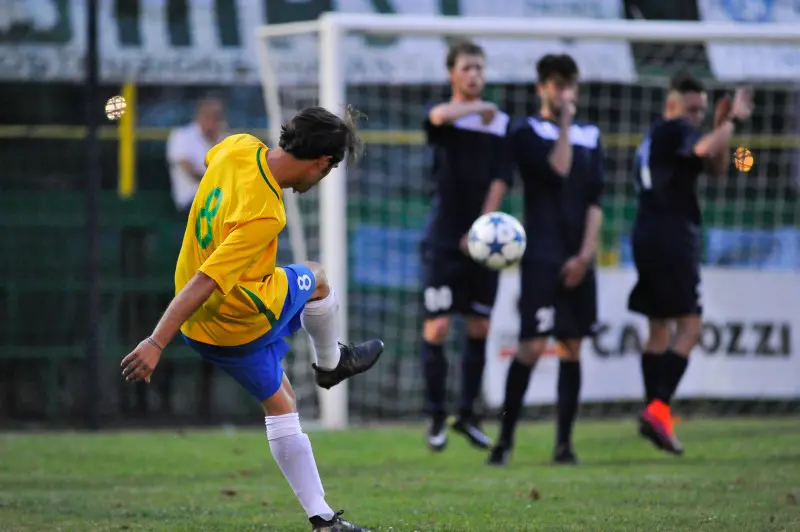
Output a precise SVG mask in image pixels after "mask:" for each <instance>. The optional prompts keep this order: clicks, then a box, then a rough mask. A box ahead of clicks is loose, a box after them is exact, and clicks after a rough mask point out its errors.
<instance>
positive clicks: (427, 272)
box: [422, 249, 497, 318]
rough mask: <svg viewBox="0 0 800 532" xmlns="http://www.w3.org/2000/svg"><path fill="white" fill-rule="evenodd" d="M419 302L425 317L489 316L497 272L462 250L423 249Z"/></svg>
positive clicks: (495, 291)
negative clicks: (423, 309)
mask: <svg viewBox="0 0 800 532" xmlns="http://www.w3.org/2000/svg"><path fill="white" fill-rule="evenodd" d="M422 269H423V272H422V274H423V279H422V281H423V289H422V303H423V306H424V308H425V315H426V317H427V318H434V317H437V316H445V315H448V314H461V315H464V316H469V315H472V316H485V317H487V318H488V317H489V315H490V314H491V313H492V306H493V305H494V299H495V296H496V295H497V273H496V272H493V271H491V270H489V269H487V268H484V267H483V266H481V265H480V264H478V263H476V262H475V261H473V260H472V259H470V258H469V257H467V256H466V255H464V254H463V253H461V251H445V250H438V249H427V250H426V249H423V252H422Z"/></svg>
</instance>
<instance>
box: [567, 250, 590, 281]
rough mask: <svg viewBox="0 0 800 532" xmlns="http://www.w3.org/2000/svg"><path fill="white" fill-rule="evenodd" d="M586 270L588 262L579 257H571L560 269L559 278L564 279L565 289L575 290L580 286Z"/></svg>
mask: <svg viewBox="0 0 800 532" xmlns="http://www.w3.org/2000/svg"><path fill="white" fill-rule="evenodd" d="M588 269H589V261H588V260H586V259H584V258H583V257H581V256H580V255H575V256H574V257H571V258H570V259H569V260H568V261H567V262H565V263H564V267H563V268H561V277H563V279H564V286H565V287H567V288H575V287H576V286H578V285H579V284H581V282H582V281H583V278H584V277H586V271H587V270H588Z"/></svg>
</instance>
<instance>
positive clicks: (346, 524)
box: [309, 510, 369, 532]
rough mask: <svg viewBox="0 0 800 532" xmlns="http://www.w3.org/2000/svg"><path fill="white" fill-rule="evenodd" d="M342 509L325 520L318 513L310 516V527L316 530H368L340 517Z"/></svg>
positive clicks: (363, 531) (334, 531) (345, 531)
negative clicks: (331, 517) (328, 519)
mask: <svg viewBox="0 0 800 532" xmlns="http://www.w3.org/2000/svg"><path fill="white" fill-rule="evenodd" d="M343 513H344V510H340V511H338V512H336V513H335V514H334V515H333V519H331V520H330V521H326V520H324V519H323V518H321V517H320V516H318V515H315V516H314V517H312V518H310V519H309V521H310V522H311V529H312V530H316V531H318V532H369V529H367V528H364V527H362V526H358V525H355V524H353V523H351V522H350V521H346V520H345V519H342V514H343Z"/></svg>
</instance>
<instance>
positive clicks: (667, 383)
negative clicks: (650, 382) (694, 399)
mask: <svg viewBox="0 0 800 532" xmlns="http://www.w3.org/2000/svg"><path fill="white" fill-rule="evenodd" d="M688 364H689V358H688V357H684V356H681V355H679V354H678V353H676V352H675V351H673V350H672V349H668V350H667V352H666V353H664V354H663V355H662V360H661V367H660V368H659V380H658V388H657V390H656V399H660V400H661V401H663V402H665V403H667V404H669V402H670V401H671V400H672V396H673V395H675V391H676V390H677V389H678V385H679V384H680V382H681V378H682V377H683V373H684V372H685V371H686V366H687V365H688Z"/></svg>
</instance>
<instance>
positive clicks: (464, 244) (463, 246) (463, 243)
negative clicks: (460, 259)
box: [458, 234, 469, 256]
mask: <svg viewBox="0 0 800 532" xmlns="http://www.w3.org/2000/svg"><path fill="white" fill-rule="evenodd" d="M468 242H469V235H468V234H466V235H464V236H462V237H461V240H459V241H458V249H460V250H461V253H463V254H464V255H466V256H469V244H468Z"/></svg>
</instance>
